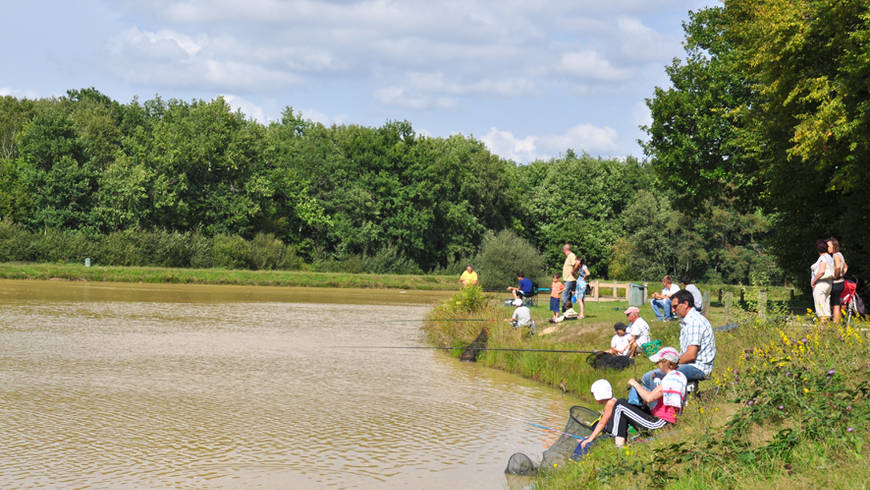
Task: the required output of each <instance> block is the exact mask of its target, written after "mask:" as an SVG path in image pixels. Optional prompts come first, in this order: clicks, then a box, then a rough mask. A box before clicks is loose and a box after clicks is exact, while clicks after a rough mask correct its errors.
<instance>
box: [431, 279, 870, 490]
mask: <svg viewBox="0 0 870 490" xmlns="http://www.w3.org/2000/svg"><path fill="white" fill-rule="evenodd" d="M463 293H464V292H461V293H458V294H457V295H456V296H455V297H454V298H453V299H452V300H450V301H448V302H445V303H444V304H443V305H441V306H439V307H438V308H436V309H435V310H433V311H432V313H431V315H430V319H438V318H444V319H447V318H485V319H489V320H492V321H491V322H485V324H486V325H487V327H488V330H489V333H490V342H489V346H490V347H520V348H543V349H557V348H565V349H580V350H595V349H603V348H605V347H607V346H608V344H609V338H610V336H611V335H612V333H613V330H612V323H613V322H615V321H617V320H623V319H624V315H623V314H622V311H623V310H624V308H625V306H626V304H625V302H618V303H611V302H607V303H604V302H602V303H594V302H587V318H586V319H583V320H576V321H573V322H564V323H561V324H559V326H558V330H557V332H556V333H554V334H552V335H550V336H541V335H538V336H535V337H529V336H528V335H524V333H523V332H521V331H519V330H517V329H513V328H511V327H510V326H508V325H507V324H506V323H505V322H503V321H501V320H502V319H504V318H507V317H508V316H509V315H510V312H511V308H509V307H505V306H503V305H502V304H501V302H502V301H501V300H502V299H503V298H504V295H498V296H495V297H491V298H492V299H491V300H490V301H489V302H488V303H486V304H485V305H484V306H480V307H478V308H477V309H476V310H474V311H464V310H462V309H461V308H459V309H458V308H457V300H461V297H462V295H463ZM789 296H790V293H789V291H788V290H787V289H784V288H780V290H775V289H773V290H771V291H769V297H772V298H774V299H773V300H772V301H771V304H769V305H768V312H769V316H768V317H767V318H766V319H761V318H759V317H758V316H757V314H756V312H754V311H751V310H749V311H747V310H743V309H737V308H734V309H733V311H732V312H731V313H730V318H726V317H725V312H724V308H723V307H722V306H721V305H718V304H714V305H713V307H712V309H711V312H710V317H711V320H712V322H711V323H712V324H713V325H714V326H717V325H721V324H724V323H726V321H737V322H739V323H740V326H739V327H738V328H737V329H735V330H731V331H728V332H724V331H719V332H716V346H717V358H716V366H715V369H714V372H713V378H712V379H711V380H708V381H704V382H702V383H701V390H702V391H706V394H705V396H704V397H703V399H700V400H699V399H693V400H692V402H691V403H690V405H689V406H688V407H687V409H686V410H685V411H684V413H683V415H682V416H681V417H680V419H679V421H678V425H677V426H676V427H675V428H673V429H671V430H667V429H665V430H664V431H662V432H659V433H657V435H656V438H655V439H652V440H649V441H647V442H636V443H634V444H631V445H629V446H627V447H626V449H623V450H618V449H616V448H615V447H614V446H613V444H612V443H610V442H609V441H603V443H602V444H599V445H598V446H596V447H595V448H594V449H593V450H592V452H591V453H590V454H589V455H588V456H587V457H586V458H585V459H584V460H582V461H580V462H570V463H568V464H565V465H562V466H561V467H557V468H553V469H552V471H547V472H545V473H543V474H541V475H540V476H539V477H538V478H537V479H536V484H537V486H538V487H539V488H545V489H550V488H556V489H561V488H564V489H569V488H570V489H574V488H610V487H613V488H677V489H683V488H685V489H689V488H692V489H694V488H758V487H759V486H769V487H771V488H795V487H796V488H867V487H868V484H867V483H866V481H867V478H866V476H865V475H866V465H865V461H866V460H867V458H868V456H870V445H868V444H867V442H868V436H870V431H868V429H867V427H868V425H870V361H868V359H870V334H868V331H870V324H868V323H866V322H864V321H861V320H857V321H854V322H853V324H852V325H851V327H849V328H846V327H844V326H836V325H815V324H814V322H813V321H812V318H811V317H808V316H792V317H791V318H788V319H786V318H785V314H787V313H791V314H798V315H800V314H801V313H805V312H806V304H804V303H803V301H805V300H804V298H802V297H801V296H800V295H798V297H797V298H796V299H795V301H794V302H791V303H789V302H788V301H786V300H787V299H788V298H789ZM746 299H747V301H746V304H744V305H743V306H745V307H750V306H751V307H754V303H751V302H750V301H749V294H748V293H747V295H746ZM459 303H460V304H462V303H463V302H462V301H459ZM549 316H550V315H549V312H547V311H546V308H545V307H544V306H538V307H535V308H533V318H534V319H535V321H536V323H537V325H538V331H539V332H540V331H541V330H542V329H543V328H545V327H548V326H550V324H549V323H547V322H546V319H547V318H549ZM641 316H642V317H644V318H646V319H647V320H648V321H649V320H650V319H651V318H652V313H651V309H650V307H649V305H644V306H643V307H642V308H641ZM649 323H650V325H651V331H652V332H651V333H652V337H653V338H659V339H662V340H663V342H664V344H665V345H673V346H675V347H678V346H679V324H678V323H677V322H669V323H662V322H656V321H650V322H649ZM480 326H481V322H461V321H452V322H431V323H429V324H427V325H426V327H425V328H426V333H427V335H428V338H429V341H430V342H432V343H433V344H437V345H451V344H452V345H457V344H458V345H465V344H467V343H468V342H470V341H471V340H472V339H473V338H474V336H476V335H477V333H478V331H479V329H480ZM585 357H586V356H585V355H583V354H580V355H577V354H541V353H518V352H492V351H489V352H485V353H484V354H483V355H481V356H480V358H479V360H478V362H481V363H483V364H485V365H487V366H490V367H494V368H498V369H503V370H506V371H510V372H513V373H516V374H519V375H521V376H524V377H527V378H530V379H534V380H538V381H540V382H542V383H545V384H547V385H551V386H559V385H561V386H563V387H565V388H566V389H567V390H568V391H570V392H573V393H575V394H576V395H577V396H578V397H579V398H581V399H582V400H585V402H586V405H587V406H590V407H597V405H596V404H595V402H594V401H593V400H592V397H591V394H590V393H589V386H590V385H591V383H592V382H593V381H594V380H596V379H599V378H605V379H608V380H609V381H610V382H611V384H612V385H613V387H614V392H615V395H616V396H617V397H624V396H625V394H626V392H627V384H626V382H627V380H628V378H630V377H639V376H640V375H641V374H643V373H644V372H645V371H647V370H649V369H652V367H653V365H652V364H651V363H650V362H649V361H648V360H646V359H639V360H637V363H636V368H629V369H627V370H625V371H621V372H614V371H604V372H601V371H595V370H593V369H592V368H590V367H589V366H588V365H587V364H586V362H585ZM831 373H834V374H831ZM750 401H752V402H753V403H750ZM779 407H782V408H779ZM535 456H537V455H533V457H535Z"/></svg>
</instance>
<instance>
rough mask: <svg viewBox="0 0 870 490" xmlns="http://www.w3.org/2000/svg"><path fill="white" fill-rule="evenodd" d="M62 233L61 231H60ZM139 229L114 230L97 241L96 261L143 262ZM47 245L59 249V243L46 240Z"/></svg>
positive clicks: (115, 262)
mask: <svg viewBox="0 0 870 490" xmlns="http://www.w3.org/2000/svg"><path fill="white" fill-rule="evenodd" d="M58 233H61V232H58ZM136 234H137V231H134V230H125V231H113V232H112V233H109V234H108V235H105V236H103V237H102V239H99V240H98V242H97V246H96V249H95V250H94V253H93V258H94V262H95V263H97V264H102V265H140V264H142V263H143V260H142V256H141V255H140V253H139V252H140V250H139V248H138V247H137V246H136V241H135V237H136ZM45 243H46V245H47V246H49V247H50V248H52V249H58V248H60V246H59V245H58V244H52V243H50V242H49V241H48V240H46V242H45Z"/></svg>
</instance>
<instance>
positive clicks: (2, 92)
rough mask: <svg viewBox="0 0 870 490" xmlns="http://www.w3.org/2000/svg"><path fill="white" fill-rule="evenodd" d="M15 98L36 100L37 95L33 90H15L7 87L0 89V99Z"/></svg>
mask: <svg viewBox="0 0 870 490" xmlns="http://www.w3.org/2000/svg"><path fill="white" fill-rule="evenodd" d="M6 96H10V97H16V98H19V99H21V98H24V99H38V98H39V94H38V93H36V92H35V91H33V90H16V89H13V88H9V87H0V97H6Z"/></svg>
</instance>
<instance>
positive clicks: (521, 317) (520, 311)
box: [505, 298, 532, 328]
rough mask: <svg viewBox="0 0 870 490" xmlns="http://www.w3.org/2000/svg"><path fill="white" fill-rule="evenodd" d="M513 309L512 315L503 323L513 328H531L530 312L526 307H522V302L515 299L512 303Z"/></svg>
mask: <svg viewBox="0 0 870 490" xmlns="http://www.w3.org/2000/svg"><path fill="white" fill-rule="evenodd" d="M512 304H513V305H514V307H515V309H514V314H513V315H511V317H510V318H508V319H506V320H505V321H506V322H508V323H510V324H511V325H512V326H514V327H517V328H518V327H531V326H532V310H530V309H529V307H528V306H524V305H523V300H521V299H519V298H518V299H515V300H514V301H513V303H512Z"/></svg>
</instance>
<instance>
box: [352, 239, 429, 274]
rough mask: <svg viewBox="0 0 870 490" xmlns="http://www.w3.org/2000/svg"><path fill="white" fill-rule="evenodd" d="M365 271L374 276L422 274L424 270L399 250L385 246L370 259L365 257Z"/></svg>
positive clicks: (363, 261)
mask: <svg viewBox="0 0 870 490" xmlns="http://www.w3.org/2000/svg"><path fill="white" fill-rule="evenodd" d="M362 263H363V270H365V272H369V273H372V274H422V273H423V270H422V269H420V266H419V265H417V263H416V262H414V261H413V260H411V259H409V258H407V257H405V256H404V255H402V254H401V253H400V252H399V248H398V247H396V246H394V245H392V246H385V247H383V248H381V249H380V250H378V253H376V254H375V255H372V256H370V257H363V258H362Z"/></svg>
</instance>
